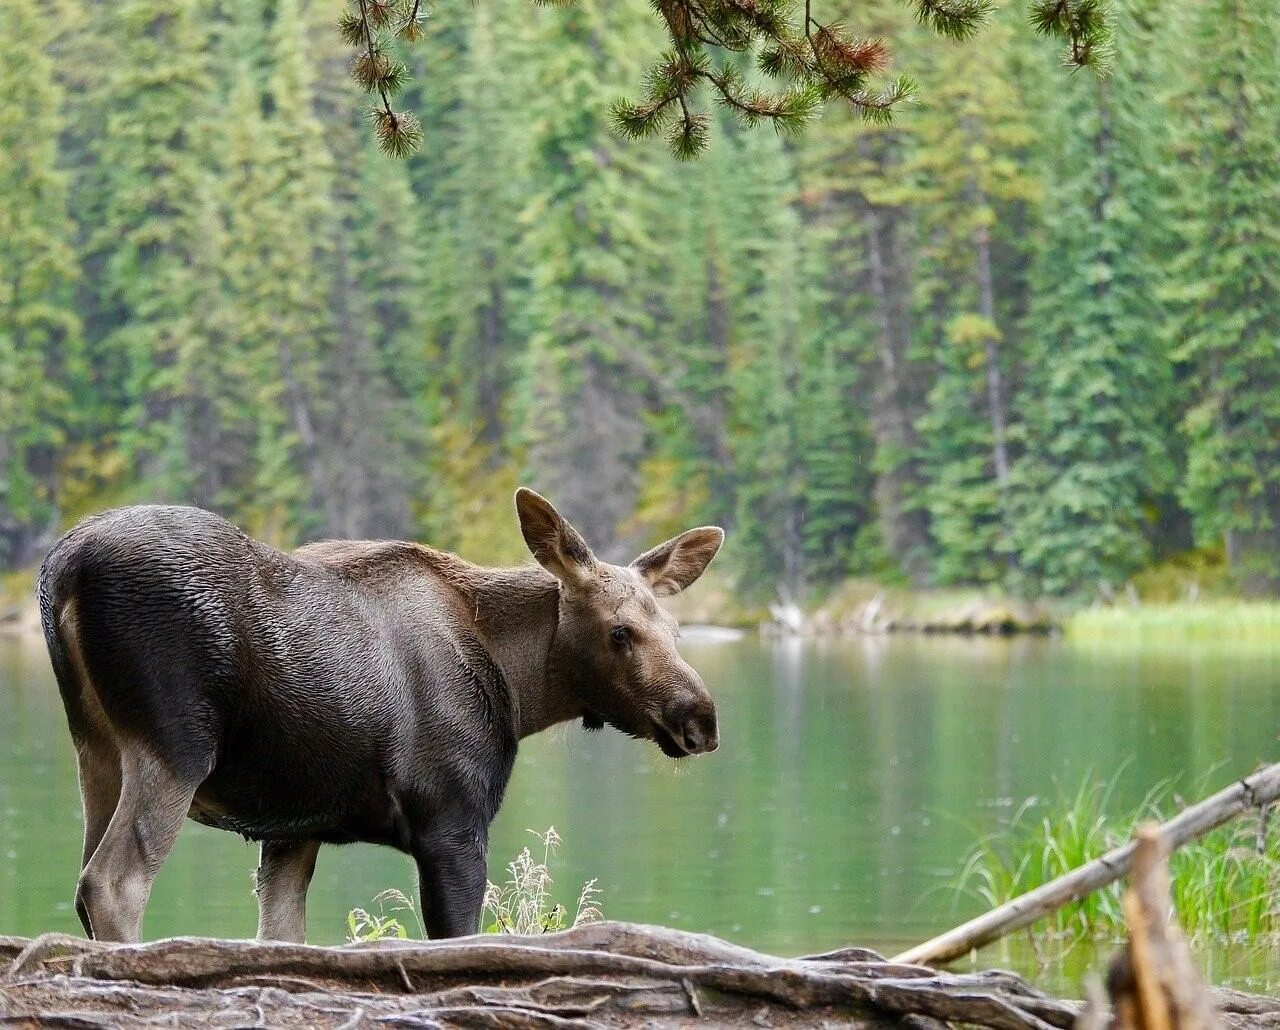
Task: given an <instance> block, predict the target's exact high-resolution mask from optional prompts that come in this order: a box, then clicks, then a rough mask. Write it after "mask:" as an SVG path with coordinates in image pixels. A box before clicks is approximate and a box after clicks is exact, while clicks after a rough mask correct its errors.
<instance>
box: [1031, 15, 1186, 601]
mask: <svg viewBox="0 0 1280 1030" xmlns="http://www.w3.org/2000/svg"><path fill="white" fill-rule="evenodd" d="M1124 13H1125V15H1126V19H1128V18H1130V17H1131V14H1132V9H1131V8H1130V9H1127V10H1126V11H1125V12H1124ZM1130 24H1133V25H1134V28H1135V30H1136V23H1133V22H1130ZM1148 69H1149V65H1147V64H1146V62H1145V61H1144V59H1143V56H1142V49H1141V47H1138V46H1133V47H1132V49H1130V50H1127V51H1126V54H1125V56H1124V58H1123V59H1121V60H1120V61H1119V62H1118V64H1117V67H1116V70H1115V73H1114V75H1113V76H1112V77H1111V78H1109V79H1107V80H1105V81H1104V82H1099V81H1096V80H1088V79H1083V78H1078V77H1063V81H1060V82H1059V83H1058V84H1057V88H1056V90H1055V92H1056V95H1057V96H1058V97H1059V98H1060V106H1059V108H1058V109H1057V111H1056V118H1057V120H1056V122H1055V123H1054V128H1053V130H1052V133H1051V136H1050V138H1052V139H1054V140H1056V141H1057V142H1058V145H1057V147H1056V148H1055V149H1051V150H1050V151H1049V152H1048V154H1047V158H1048V160H1047V163H1046V171H1045V176H1046V184H1045V197H1046V200H1045V213H1044V237H1043V239H1042V240H1040V241H1039V242H1038V248H1037V260H1036V267H1035V269H1034V271H1033V276H1032V290H1033V295H1034V300H1033V302H1032V308H1031V314H1030V318H1029V322H1028V356H1027V377H1026V381H1025V384H1024V389H1023V392H1022V396H1021V398H1020V401H1019V407H1020V408H1021V410H1022V412H1023V425H1024V440H1023V446H1024V453H1023V455H1022V456H1021V457H1020V458H1019V459H1018V461H1017V463H1016V464H1015V467H1014V470H1013V473H1012V475H1011V480H1010V487H1011V492H1012V498H1011V519H1012V522H1013V544H1014V548H1015V552H1016V560H1017V565H1018V576H1019V583H1020V584H1021V587H1022V589H1023V590H1027V591H1030V592H1043V593H1049V594H1067V593H1086V594H1088V593H1092V592H1095V591H1097V590H1100V589H1101V590H1103V591H1106V590H1108V589H1110V588H1114V587H1116V586H1118V585H1119V584H1121V583H1123V582H1124V581H1125V580H1126V579H1127V578H1128V577H1129V576H1130V575H1131V574H1132V573H1133V572H1135V571H1136V570H1137V569H1139V568H1140V567H1141V566H1142V565H1143V564H1144V562H1145V561H1146V560H1147V557H1148V555H1149V554H1150V536H1151V530H1152V517H1151V512H1152V510H1153V505H1154V502H1155V500H1156V499H1157V498H1158V497H1160V496H1161V495H1162V494H1163V493H1164V492H1165V491H1167V489H1168V487H1169V484H1170V482H1171V479H1172V475H1173V469H1172V465H1171V460H1170V453H1169V448H1168V436H1167V433H1166V432H1164V431H1163V429H1164V426H1165V425H1166V424H1167V417H1168V416H1167V409H1168V405H1169V403H1170V398H1171V394H1170V390H1171V369H1170V364H1169V360H1168V356H1167V354H1166V352H1165V349H1164V346H1163V338H1162V335H1161V333H1160V317H1159V311H1158V309H1157V307H1156V301H1155V296H1156V290H1157V287H1158V285H1159V280H1158V278H1157V276H1158V274H1159V271H1158V270H1159V263H1158V262H1157V261H1155V260H1153V259H1152V258H1151V255H1150V253H1149V251H1148V247H1147V246H1146V241H1148V240H1149V237H1148V236H1147V235H1146V233H1145V231H1144V223H1145V222H1146V220H1147V219H1149V217H1150V216H1151V214H1152V212H1153V210H1154V205H1155V202H1156V198H1155V197H1153V195H1152V194H1153V183H1152V182H1151V180H1150V177H1149V175H1148V171H1147V169H1148V167H1149V165H1150V153H1151V150H1150V148H1151V146H1152V143H1153V140H1152V138H1151V136H1150V134H1149V133H1150V130H1151V127H1152V126H1153V125H1154V124H1156V123H1157V122H1158V121H1159V118H1160V115H1159V113H1158V110H1157V109H1156V108H1154V107H1153V104H1154V100H1153V90H1152V88H1151V83H1150V81H1149V80H1148Z"/></svg>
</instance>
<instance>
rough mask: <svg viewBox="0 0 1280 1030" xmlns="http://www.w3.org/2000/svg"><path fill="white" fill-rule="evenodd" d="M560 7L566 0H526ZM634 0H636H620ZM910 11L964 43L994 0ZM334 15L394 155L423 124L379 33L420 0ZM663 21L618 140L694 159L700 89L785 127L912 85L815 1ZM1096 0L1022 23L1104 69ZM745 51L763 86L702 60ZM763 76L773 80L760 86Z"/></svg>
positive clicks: (670, 7)
mask: <svg viewBox="0 0 1280 1030" xmlns="http://www.w3.org/2000/svg"><path fill="white" fill-rule="evenodd" d="M533 2H534V3H539V4H544V5H547V6H567V5H568V4H570V3H574V2H575V0H533ZM623 2H636V0H623ZM903 2H904V3H907V4H908V5H909V6H911V7H912V8H913V9H914V11H915V15H916V18H917V19H918V20H919V21H920V22H921V23H922V24H924V25H926V26H928V27H929V28H930V29H932V30H933V31H934V32H936V33H938V34H939V35H942V36H946V37H948V38H951V39H957V40H964V39H968V38H970V37H971V36H973V35H974V34H975V33H976V32H977V31H978V30H979V29H981V27H982V26H983V25H984V24H985V23H986V21H987V20H988V18H989V17H990V15H991V12H992V10H993V9H994V0H903ZM349 3H350V4H351V6H350V7H349V8H348V10H347V11H345V12H344V13H343V15H342V17H341V19H340V20H339V24H338V31H339V33H340V35H341V36H342V39H343V40H344V41H345V42H346V43H347V44H348V45H350V46H352V47H353V48H355V49H357V50H358V51H359V53H358V55H357V57H356V59H355V61H354V63H353V65H352V73H353V75H354V76H355V78H356V81H358V82H359V83H360V84H361V86H362V87H363V88H364V89H365V90H367V91H368V92H369V93H370V94H371V95H373V97H374V101H375V106H374V109H373V111H372V116H373V119H374V124H375V132H376V134H377V137H378V142H379V145H380V146H381V147H382V149H383V150H384V151H386V152H387V153H389V154H394V155H396V156H404V155H407V154H411V153H413V152H414V151H415V150H417V149H418V147H419V146H420V145H421V141H422V126H421V123H419V122H418V120H417V119H416V118H415V117H414V116H413V115H412V114H409V113H402V112H397V111H395V110H394V109H393V108H392V106H391V98H392V97H394V96H395V95H396V94H397V93H398V92H400V90H402V89H403V88H404V86H405V84H406V82H407V81H408V72H407V70H406V69H405V66H404V65H403V64H402V63H401V62H399V61H397V60H395V59H394V58H393V57H392V56H391V52H390V49H389V42H388V40H387V39H386V38H384V37H385V36H387V35H389V34H390V35H394V36H395V37H397V38H399V39H401V40H403V41H404V42H406V43H410V44H412V43H413V42H415V41H416V40H417V39H418V38H419V36H420V33H421V24H422V18H423V9H422V0H349ZM650 3H651V6H652V7H653V9H654V11H655V12H656V14H657V15H658V16H659V17H660V18H661V19H662V21H663V24H664V25H665V27H666V30H667V37H668V39H669V41H670V49H669V50H668V51H667V52H665V53H664V54H662V55H661V56H660V57H659V59H658V60H657V61H656V62H655V63H654V65H653V66H652V67H651V68H650V69H649V71H648V72H647V73H646V75H645V83H644V89H643V95H642V97H641V98H640V99H638V100H618V101H615V102H614V103H613V105H612V106H611V115H612V118H613V124H614V126H615V128H616V130H617V131H618V132H619V133H620V134H621V135H622V136H624V137H628V138H647V137H650V136H653V135H656V134H658V133H660V132H662V133H665V135H666V139H667V144H668V146H669V147H670V149H671V151H672V153H674V154H675V155H676V156H677V157H679V158H681V159H688V158H691V157H695V156H697V154H699V153H701V152H702V150H704V149H705V148H706V145H707V143H708V141H709V139H710V120H709V118H708V116H707V114H706V112H705V111H704V110H702V109H701V108H700V107H699V97H700V95H701V94H702V93H703V92H704V91H709V92H710V93H711V94H712V97H713V100H714V102H716V103H718V104H719V105H720V106H721V107H723V108H724V109H725V110H727V111H729V112H731V113H732V114H733V115H734V116H735V117H737V118H738V119H739V120H741V121H743V122H744V123H745V124H748V125H756V124H759V123H760V122H762V121H769V122H772V123H773V125H774V128H775V129H777V130H778V131H779V132H796V131H799V130H800V129H801V128H803V127H804V126H805V125H807V124H808V122H809V121H810V120H812V119H813V118H814V117H815V116H816V115H817V113H818V111H819V109H820V108H821V106H822V105H823V104H824V103H828V102H832V101H835V102H839V103H842V104H843V105H845V106H846V107H847V108H849V109H850V110H852V111H854V112H856V113H858V114H859V115H861V116H862V117H863V118H864V119H866V120H868V121H872V122H882V121H886V120H888V119H890V118H891V117H892V114H893V111H894V109H895V108H897V107H898V106H900V105H901V104H903V103H905V102H907V101H909V100H910V99H911V98H912V96H913V94H914V91H915V87H914V86H913V85H912V83H911V81H910V80H909V79H907V78H905V77H899V78H897V79H895V80H893V81H892V82H890V83H888V84H887V85H880V86H877V85H875V84H874V83H873V79H874V77H876V76H878V75H880V74H881V73H883V72H884V71H885V69H886V68H887V67H888V64H889V57H890V54H889V47H888V44H887V43H886V42H885V41H884V40H882V39H877V38H861V37H859V36H857V35H855V34H854V33H852V32H851V31H850V30H849V29H847V28H846V27H845V26H844V25H843V24H841V23H839V22H836V21H823V20H822V19H821V18H819V17H818V15H817V14H816V13H815V11H814V0H802V2H801V0H650ZM1106 3H1107V0H1031V22H1032V25H1033V26H1034V28H1035V30H1036V31H1037V32H1039V33H1041V34H1043V35H1047V36H1053V37H1056V38H1060V39H1064V40H1066V41H1067V55H1066V59H1067V61H1068V62H1069V63H1071V64H1074V65H1081V66H1083V65H1090V66H1093V67H1095V68H1098V69H1099V70H1103V69H1105V65H1106V60H1107V58H1108V56H1109V54H1110V48H1111V28H1110V23H1109V19H1108V17H1107V11H1106V7H1105V4H1106ZM713 51H714V52H716V53H717V54H729V55H733V54H754V55H755V58H756V66H757V69H758V71H759V74H760V76H761V77H762V78H763V80H764V82H765V83H766V85H765V86H757V85H754V84H750V85H749V84H748V83H746V82H745V81H744V79H743V76H742V74H741V72H739V71H738V70H737V69H736V68H734V67H732V65H731V64H729V63H727V62H721V63H720V64H719V66H718V67H713V66H712V62H711V53H712V52H713ZM770 82H772V83H773V88H768V86H767V84H768V83H770Z"/></svg>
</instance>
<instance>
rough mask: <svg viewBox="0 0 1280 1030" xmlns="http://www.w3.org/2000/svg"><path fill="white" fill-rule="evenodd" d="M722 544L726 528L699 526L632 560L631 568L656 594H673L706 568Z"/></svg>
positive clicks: (678, 591)
mask: <svg viewBox="0 0 1280 1030" xmlns="http://www.w3.org/2000/svg"><path fill="white" fill-rule="evenodd" d="M722 543H724V530H723V529H721V528H720V527H719V526H700V527H699V528H697V529H690V530H687V531H686V532H684V533H681V534H680V535H679V536H675V537H672V538H671V539H670V540H668V541H667V542H666V543H665V544H659V545H658V546H657V547H655V548H654V549H653V550H651V551H645V552H644V554H642V555H640V557H639V558H637V559H636V560H635V561H633V562H632V563H631V567H632V568H633V569H635V570H636V571H637V572H638V573H640V575H641V576H643V577H644V578H645V579H646V580H647V581H648V583H649V586H651V587H653V592H654V593H655V594H657V595H658V596H659V597H670V596H671V595H672V594H678V593H680V591H681V590H683V589H684V588H685V587H687V586H689V585H690V584H691V583H693V582H694V581H695V580H697V578H698V577H699V576H701V575H702V574H703V573H704V572H706V571H707V566H708V565H710V564H711V559H712V558H714V557H715V556H716V552H717V551H718V550H720V545H721V544H722Z"/></svg>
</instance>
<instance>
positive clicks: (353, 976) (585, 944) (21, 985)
mask: <svg viewBox="0 0 1280 1030" xmlns="http://www.w3.org/2000/svg"><path fill="white" fill-rule="evenodd" d="M1220 993H1221V1003H1222V1004H1221V1010H1222V1011H1223V1012H1224V1015H1225V1014H1226V1013H1230V1015H1229V1016H1226V1018H1225V1021H1226V1022H1227V1023H1228V1024H1229V1025H1231V1026H1236V1025H1241V1026H1243V1025H1250V1024H1253V1025H1259V1026H1263V1025H1280V1001H1273V1000H1272V999H1266V998H1254V997H1252V996H1249V995H1241V994H1239V993H1238V992H1220ZM1080 1009H1081V1005H1080V1003H1078V1002H1066V1001H1059V1000H1056V999H1053V998H1050V997H1048V996H1046V995H1045V994H1043V993H1042V992H1040V991H1038V990H1036V989H1035V988H1033V987H1032V986H1031V985H1030V984H1028V983H1026V981H1024V980H1022V979H1021V978H1019V977H1017V976H1014V975H1013V974H1011V973H1003V972H989V973H965V974H948V973H939V972H937V971H935V970H932V969H928V968H925V967H922V966H911V965H903V964H901V963H891V962H886V961H884V960H883V959H881V958H879V956H876V955H875V954H874V953H873V952H867V951H865V950H862V949H844V950H842V951H838V952H830V953H827V954H824V955H815V956H811V957H808V958H803V959H786V958H779V957H777V956H773V955H766V954H762V953H760V952H755V951H751V950H749V949H746V948H740V947H737V946H735V945H732V944H729V943H727V942H725V941H721V940H718V939H716V938H714V937H708V936H703V935H700V934H690V933H682V932H680V931H677V930H668V929H664V928H661V927H649V926H636V925H631V924H625V923H598V924H594V925H591V926H586V927H580V928H578V929H575V930H569V931H566V932H564V933H558V934H546V935H544V936H540V937H510V936H504V937H469V938H463V939H461V940H456V941H439V942H430V941H423V942H407V941H387V942H378V943H371V944H355V945H347V946H345V947H340V948H321V947H314V946H308V945H293V944H272V943H259V942H252V941H225V940H212V939H204V938H174V939H171V940H164V941H156V942H154V943H150V944H141V945H108V944H100V943H97V942H93V941H84V940H79V939H77V938H73V937H67V936H63V935H52V934H50V935H46V936H44V937H41V938H37V939H36V940H34V941H28V940H23V939H20V938H0V1026H30V1027H66V1028H73V1027H74V1028H86V1030H96V1028H99V1027H152V1026H190V1025H201V1026H210V1027H219V1028H233V1027H237V1028H238V1027H268V1026H269V1027H323V1028H331V1030H338V1028H341V1030H359V1028H374V1027H415V1028H416V1027H529V1028H538V1030H541V1028H580V1027H581V1028H585V1027H610V1026H631V1025H641V1024H649V1023H655V1022H660V1023H661V1024H662V1025H664V1026H666V1025H672V1026H682V1025H693V1024H697V1025H699V1026H752V1025H754V1026H761V1027H789V1026H800V1025H809V1026H812V1025H823V1024H824V1023H825V1024H830V1025H844V1026H861V1027H868V1028H879V1027H889V1026H909V1027H912V1028H914V1030H940V1028H941V1027H943V1026H946V1025H949V1024H950V1025H959V1024H967V1025H970V1026H980V1027H991V1028H993V1030H1065V1028H1067V1027H1070V1026H1072V1025H1074V1023H1075V1020H1076V1017H1077V1015H1078V1014H1079V1012H1080Z"/></svg>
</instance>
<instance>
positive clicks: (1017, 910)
mask: <svg viewBox="0 0 1280 1030" xmlns="http://www.w3.org/2000/svg"><path fill="white" fill-rule="evenodd" d="M1277 799H1280V763H1276V764H1273V765H1268V766H1266V767H1264V768H1263V769H1260V770H1259V771H1258V772H1256V773H1254V774H1252V775H1251V776H1246V777H1245V778H1244V779H1242V780H1237V781H1236V782H1235V783H1233V784H1232V785H1231V786H1229V787H1227V788H1226V789H1224V790H1220V791H1219V792H1218V793H1217V794H1214V795H1213V796H1212V797H1209V798H1206V799H1205V800H1203V801H1201V802H1198V803H1197V804H1194V805H1191V806H1189V807H1188V808H1184V809H1183V810H1182V811H1181V812H1179V813H1178V814H1177V815H1176V816H1174V817H1173V818H1172V819H1170V820H1169V821H1168V822H1166V823H1164V824H1162V825H1161V826H1160V828H1159V830H1160V835H1161V837H1162V838H1163V840H1164V842H1165V845H1166V846H1167V847H1168V848H1169V850H1171V851H1172V850H1175V849H1177V848H1180V847H1182V845H1184V844H1186V843H1188V842H1190V841H1193V840H1196V839H1197V838H1199V837H1203V836H1204V835H1205V834H1206V833H1209V832H1210V831H1212V830H1215V829H1217V828H1218V827H1219V826H1222V825H1223V824H1224V823H1228V822H1230V821H1231V820H1232V819H1235V818H1236V817H1237V816H1239V815H1241V814H1242V813H1244V812H1247V811H1250V810H1251V809H1265V808H1266V806H1268V805H1270V804H1272V803H1273V802H1275V801H1276V800H1277ZM1134 847H1135V842H1133V841H1129V842H1128V843H1127V844H1124V845H1121V846H1120V847H1118V848H1113V849H1112V850H1111V851H1108V852H1107V853H1106V854H1105V855H1103V856H1102V857H1101V858H1097V859H1094V860H1093V861H1092V862H1089V863H1086V864H1085V865H1082V866H1080V868H1078V869H1074V870H1072V871H1071V872H1069V873H1066V874H1064V875H1063V876H1059V877H1058V878H1057V879H1056V880H1051V881H1050V882H1049V883H1046V884H1043V885H1042V886H1040V887H1037V888H1036V889H1035V890H1032V891H1028V892H1027V893H1026V894H1023V895H1020V896H1019V897H1017V898H1014V899H1013V900H1012V901H1008V902H1006V903H1005V904H1003V905H1000V906H998V907H997V908H993V909H992V910H991V911H990V912H986V913H984V914H983V915H980V916H978V917H976V918H974V919H970V920H969V921H968V922H967V923H963V924H962V925H960V926H957V927H955V928H954V929H951V930H948V931H947V932H946V933H944V934H941V935H939V936H937V937H934V938H933V939H932V940H928V941H925V942H924V943H923V944H918V945H916V946H915V947H914V948H910V949H908V950H907V951H904V952H903V953H902V954H901V955H897V956H895V957H894V959H893V961H895V962H904V963H908V964H921V963H928V964H935V963H941V962H947V961H950V960H951V959H954V958H959V957H960V956H961V955H966V954H968V953H969V952H971V951H973V950H974V949H975V948H981V947H982V946H983V945H985V944H990V943H991V942H992V941H996V940H999V939H1000V938H1001V937H1004V936H1006V935H1008V934H1010V933H1012V932H1013V931H1014V930H1018V929H1021V928H1022V927H1024V926H1030V925H1031V924H1032V923H1034V922H1036V921H1037V920H1039V919H1042V918H1044V917H1045V916H1046V915H1048V914H1049V913H1051V912H1054V911H1056V910H1058V909H1059V908H1061V907H1062V906H1063V905H1067V904H1070V903H1071V902H1073V901H1077V900H1079V899H1080V898H1083V897H1085V896H1086V895H1089V894H1092V893H1093V892H1094V891H1096V890H1100V889H1101V888H1103V887H1106V886H1108V885H1110V884H1112V883H1114V882H1115V881H1116V880H1118V879H1120V878H1121V877H1122V876H1124V875H1125V874H1126V873H1128V871H1129V867H1130V864H1131V863H1132V861H1133V852H1134Z"/></svg>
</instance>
